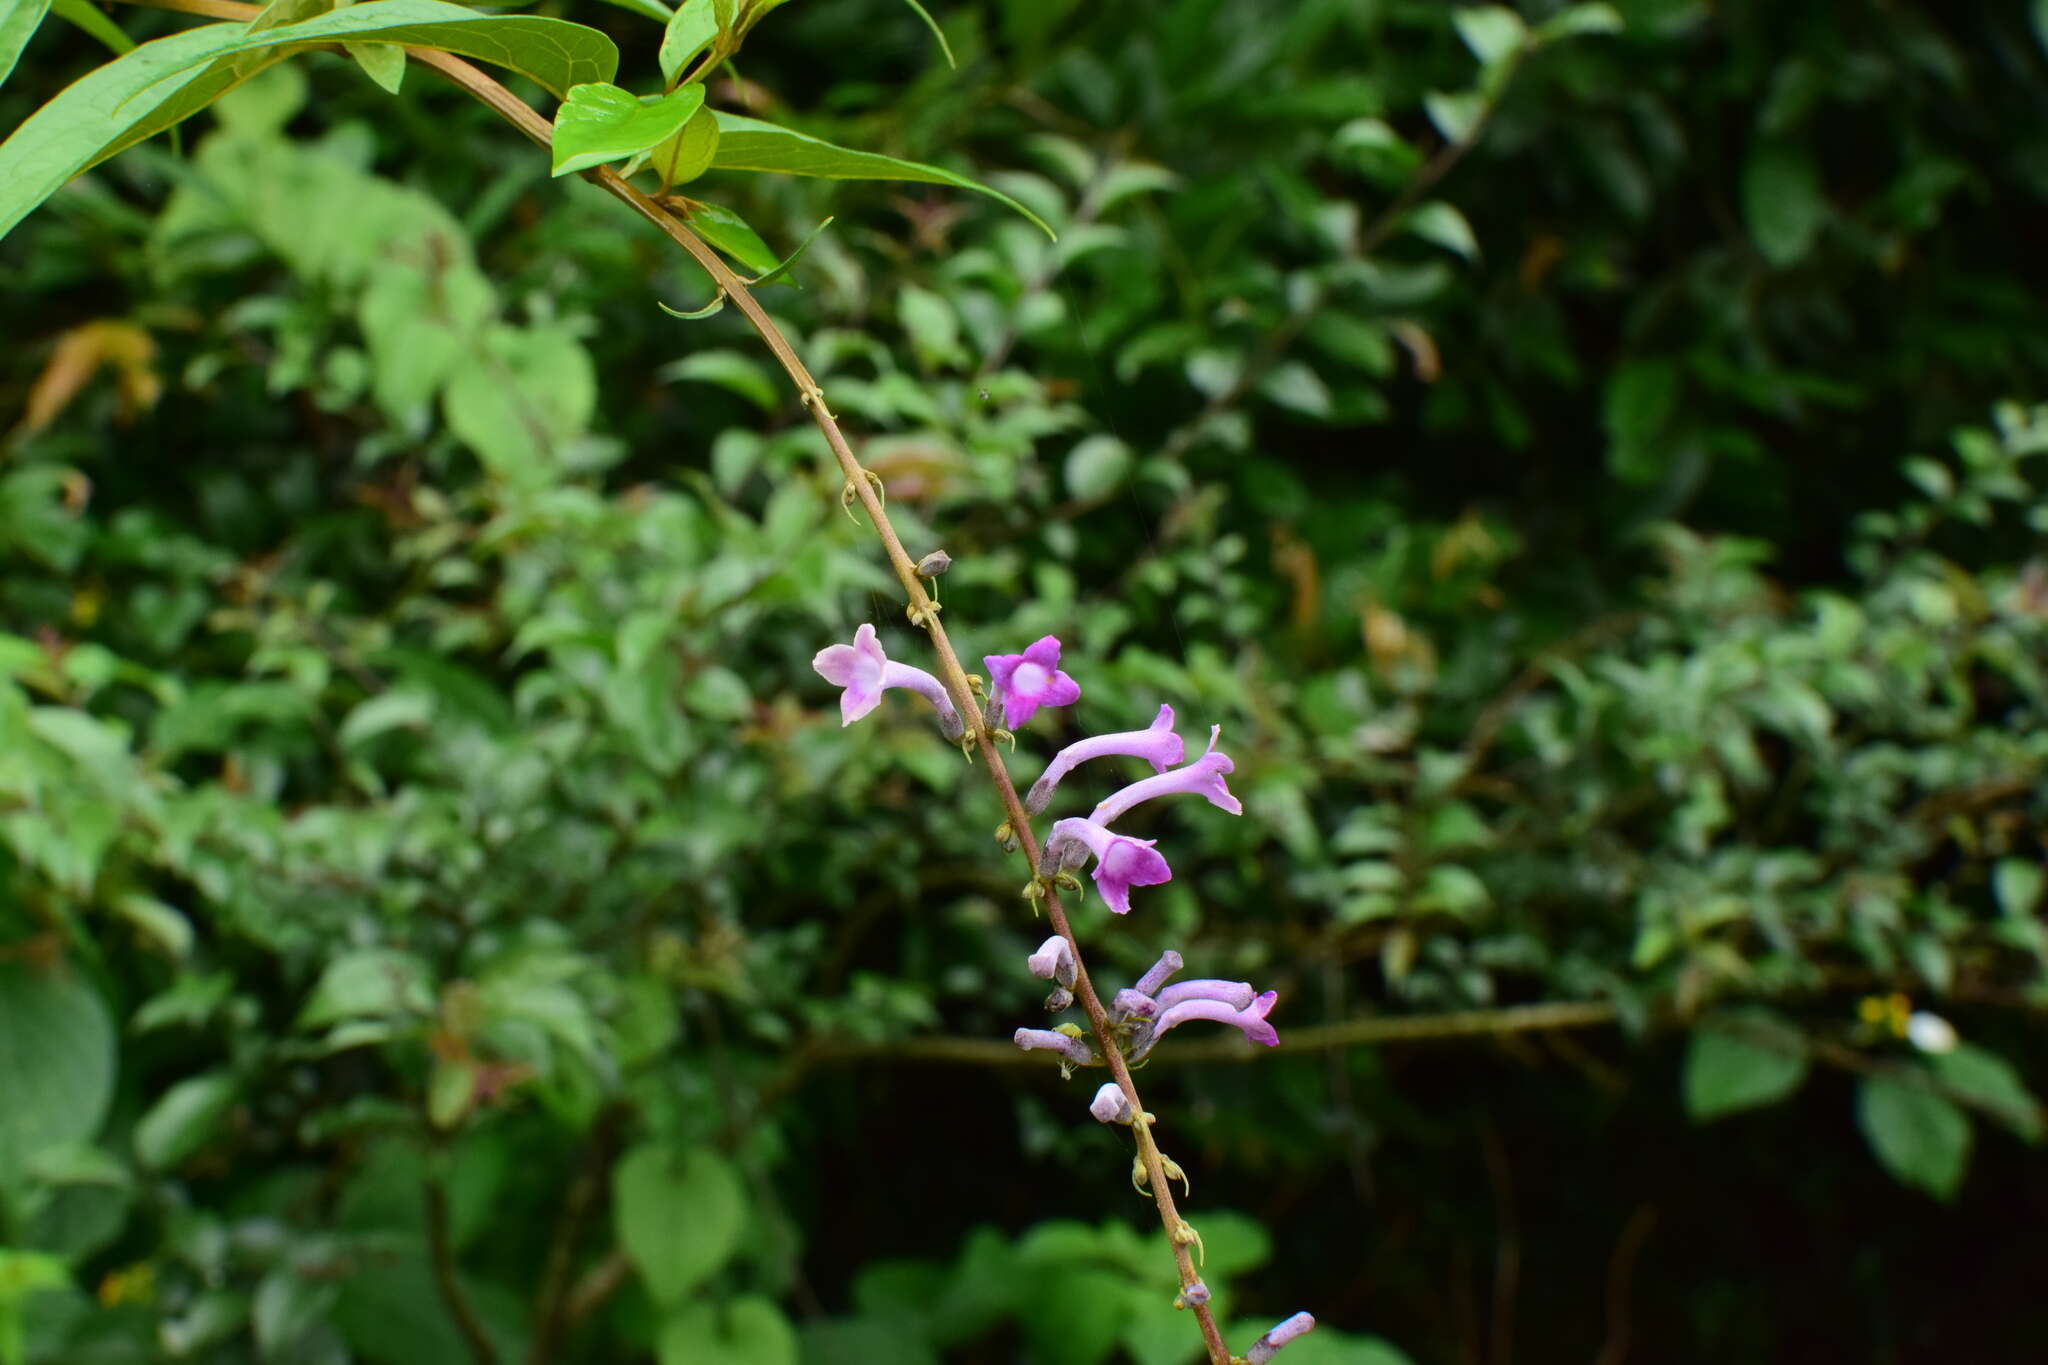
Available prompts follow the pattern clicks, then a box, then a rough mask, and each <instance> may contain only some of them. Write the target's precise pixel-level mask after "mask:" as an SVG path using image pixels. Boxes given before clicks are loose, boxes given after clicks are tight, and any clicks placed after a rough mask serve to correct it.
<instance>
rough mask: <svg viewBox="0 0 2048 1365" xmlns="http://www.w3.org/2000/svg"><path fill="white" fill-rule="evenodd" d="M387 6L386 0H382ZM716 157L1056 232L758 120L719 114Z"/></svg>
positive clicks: (740, 167) (731, 164)
mask: <svg viewBox="0 0 2048 1365" xmlns="http://www.w3.org/2000/svg"><path fill="white" fill-rule="evenodd" d="M384 3H390V0H384ZM718 128H719V132H720V135H721V136H720V137H719V141H718V157H717V159H716V160H715V161H713V162H712V165H714V166H717V167H719V168H721V169H723V170H730V171H771V172H774V173H776V174H779V175H808V176H817V177H819V178H821V179H826V180H915V181H919V182H922V183H924V184H931V185H952V186H955V187H957V188H959V189H963V190H972V191H974V192H975V193H976V194H985V195H987V196H988V197H989V198H991V199H993V200H995V201H996V202H997V203H999V204H1003V205H1005V206H1007V207H1009V208H1012V209H1015V210H1016V211H1017V212H1018V213H1021V214H1023V215H1024V216H1025V217H1026V218H1028V219H1030V220H1031V221H1032V222H1033V223H1035V224H1037V225H1038V227H1039V228H1041V229H1043V231H1044V232H1045V235H1046V236H1048V237H1051V236H1054V235H1055V234H1054V232H1053V230H1052V229H1051V228H1050V227H1047V226H1046V224H1045V220H1044V219H1042V218H1040V217H1039V216H1038V215H1037V214H1035V213H1033V212H1032V211H1031V210H1030V209H1027V208H1025V207H1024V206H1023V205H1022V204H1020V203H1018V202H1017V201H1016V200H1014V199H1012V198H1011V197H1010V196H1009V195H1007V194H1004V193H1002V192H1001V191H1000V190H995V189H991V188H989V187H988V186H987V185H983V184H981V183H979V182H977V181H973V180H969V179H968V178H967V177H966V176H962V175H955V174H953V172H951V171H942V170H940V169H939V168H938V167H937V166H926V165H922V164H920V163H918V162H915V161H899V160H897V159H896V158H895V157H893V156H883V155H882V154H881V153H879V152H857V151H853V150H851V149H850V148H846V147H835V146H833V145H832V144H831V143H829V142H825V141H822V140H820V139H818V138H814V137H811V136H809V135H808V134H805V133H799V132H797V131H795V130H794V129H791V128H783V127H779V126H777V125H776V124H773V123H763V122H761V121H760V120H759V119H751V118H746V117H744V116H742V115H739V114H728V113H726V112H725V111H724V110H722V109H721V110H719V111H718Z"/></svg>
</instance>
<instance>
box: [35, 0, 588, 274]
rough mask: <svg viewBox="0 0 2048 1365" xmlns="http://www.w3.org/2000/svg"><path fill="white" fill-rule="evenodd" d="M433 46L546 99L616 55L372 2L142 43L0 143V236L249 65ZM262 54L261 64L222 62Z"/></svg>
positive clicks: (238, 77) (508, 25) (213, 95)
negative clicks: (330, 48) (340, 47)
mask: <svg viewBox="0 0 2048 1365" xmlns="http://www.w3.org/2000/svg"><path fill="white" fill-rule="evenodd" d="M349 41H362V42H379V43H397V44H401V45H406V46H414V47H431V48H438V49H440V50H442V51H445V52H453V53H457V54H458V55H461V56H465V57H474V58H477V59H478V60H480V61H486V62H491V63H493V64H495V65H498V66H503V67H507V68H509V69H511V70H514V71H517V72H520V73H521V74H523V75H526V76H529V77H531V78H532V79H534V80H535V81H537V82H539V83H540V84H541V85H542V86H544V87H546V88H547V89H548V90H550V91H551V92H554V93H557V94H565V93H566V92H567V91H568V90H569V88H570V87H571V86H572V85H576V84H579V83H583V82H589V81H602V80H606V79H609V78H610V76H611V74H612V73H613V71H614V70H616V69H617V67H618V60H619V54H618V49H617V48H615V47H613V46H612V41H611V39H609V38H607V37H605V36H604V35H603V34H602V33H599V32H598V31H597V30H596V29H591V28H585V27H583V26H582V25H581V24H571V23H566V22H564V21H562V20H560V19H542V18H535V17H530V16H526V15H489V14H478V13H477V12H476V11H474V10H470V9H466V8H464V7H463V6H461V5H451V4H447V3H444V0H377V3H375V4H366V5H353V6H350V7H349V8H347V9H342V10H336V11H334V12H333V13H329V14H321V15H317V16H315V17H314V18H311V19H307V20H305V21H303V22H300V23H292V24H282V25H279V26H277V27H274V28H268V29H262V30H257V29H256V28H254V26H253V25H250V24H208V25H206V26H204V27H202V28H195V29H188V30H186V31H185V32H183V33H174V34H172V35H171V36H170V37H168V38H159V39H157V40H156V41H155V42H150V43H144V44H142V46H140V47H138V48H136V49H135V50H134V51H133V52H130V53H128V54H127V55H126V56H124V57H119V58H116V59H115V60H114V61H111V62H108V63H107V64H106V65H104V66H101V67H98V68H96V69H95V70H93V71H90V72H87V73H86V74H85V75H84V76H83V77H81V78H80V79H78V80H76V81H74V82H72V84H70V85H69V86H66V87H65V88H64V90H63V91H62V92H60V93H59V94H58V95H57V97H56V98H55V99H53V100H51V101H50V102H49V103H47V104H45V105H44V106H43V107H42V108H40V109H38V110H37V111H36V112H35V113H34V114H32V115H30V116H29V118H28V120H27V121H26V122H25V123H23V124H22V125H21V126H20V127H19V128H16V129H15V130H14V132H13V134H12V135H11V136H10V137H9V138H8V139H7V141H6V142H4V143H0V235H4V234H5V233H6V232H7V231H8V230H9V229H11V228H12V227H13V226H14V225H15V224H16V223H18V222H20V221H21V220H22V218H23V217H24V216H25V215H27V214H28V212H29V211H30V210H32V209H33V208H35V207H36V206H37V205H38V204H40V203H42V202H43V200H45V199H47V198H49V197H50V195H52V194H53V193H55V192H56V191H57V190H58V189H59V188H60V187H61V186H62V185H63V184H64V182H66V181H67V180H69V179H71V177H72V176H74V175H77V174H78V173H79V172H80V171H83V170H86V169H88V168H89V167H92V166H94V165H97V164H98V163H99V162H101V161H104V160H105V159H106V158H108V157H110V156H112V155H113V154H114V153H116V152H118V151H120V150H121V149H122V148H124V147H129V146H132V145H134V144H135V143H137V142H140V141H142V140H143V139H144V138H147V137H150V136H152V135H153V134H156V133H158V132H161V131H163V130H164V129H165V128H168V127H170V126H171V125H173V124H175V123H177V122H179V121H180V120H182V119H185V118H187V117H189V116H191V115H192V114H194V113H196V112H198V111H199V110H201V109H203V108H205V107H206V106H207V105H208V104H211V103H212V102H213V101H214V100H216V99H218V98H219V97H220V96H221V95H223V94H226V93H227V92H228V91H229V90H232V89H233V88H234V87H235V86H237V85H239V84H240V83H241V82H242V81H244V80H247V79H248V78H249V77H250V76H252V75H254V74H255V71H256V67H260V66H261V65H263V64H267V62H269V61H276V60H282V59H283V58H284V57H286V56H289V55H290V54H291V53H293V52H296V51H300V50H303V49H306V48H310V47H320V46H326V45H328V44H330V43H337V42H349ZM242 54H263V56H264V58H265V62H264V63H258V64H256V66H245V65H244V64H240V63H231V64H222V63H221V62H220V61H219V59H220V58H223V57H231V56H238V55H242Z"/></svg>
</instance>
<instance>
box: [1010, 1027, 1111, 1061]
mask: <svg viewBox="0 0 2048 1365" xmlns="http://www.w3.org/2000/svg"><path fill="white" fill-rule="evenodd" d="M1010 1041H1011V1042H1013V1043H1015V1044H1016V1045H1017V1046H1018V1047H1021V1048H1023V1049H1024V1050H1025V1051H1026V1052H1031V1051H1034V1050H1043V1051H1046V1052H1057V1053H1058V1054H1059V1055H1060V1057H1061V1058H1062V1059H1063V1060H1064V1062H1065V1063H1066V1065H1068V1066H1088V1065H1090V1064H1091V1063H1093V1062H1094V1060H1095V1049H1094V1048H1092V1047H1090V1046H1089V1045H1088V1044H1087V1043H1086V1042H1084V1041H1083V1040H1082V1039H1079V1038H1076V1037H1075V1036H1074V1035H1073V1034H1071V1033H1061V1032H1060V1031H1059V1030H1058V1029H1049V1028H1020V1029H1018V1030H1017V1031H1016V1032H1015V1033H1013V1034H1011V1035H1010Z"/></svg>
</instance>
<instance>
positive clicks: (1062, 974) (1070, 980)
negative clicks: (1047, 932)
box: [1025, 934, 1074, 986]
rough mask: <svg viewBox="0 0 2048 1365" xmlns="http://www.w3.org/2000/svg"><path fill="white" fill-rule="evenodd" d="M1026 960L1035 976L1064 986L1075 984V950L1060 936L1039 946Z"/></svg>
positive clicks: (1053, 937)
mask: <svg viewBox="0 0 2048 1365" xmlns="http://www.w3.org/2000/svg"><path fill="white" fill-rule="evenodd" d="M1025 960H1026V962H1027V963H1029V965H1030V967H1031V974H1032V975H1033V976H1038V977H1043V978H1045V979H1046V980H1047V981H1056V982H1058V983H1059V984H1060V985H1062V986H1071V985H1073V984H1074V950H1073V949H1072V948H1069V947H1068V946H1067V941H1066V940H1065V939H1063V938H1061V937H1060V936H1059V935H1058V934H1054V935H1053V936H1052V937H1051V938H1049V939H1047V940H1046V941H1045V942H1043V943H1041V944H1039V945H1038V951H1037V952H1035V953H1033V954H1032V955H1031V956H1030V957H1029V958H1027V959H1025Z"/></svg>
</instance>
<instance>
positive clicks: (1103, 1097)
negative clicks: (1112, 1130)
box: [1088, 1081, 1131, 1123]
mask: <svg viewBox="0 0 2048 1365" xmlns="http://www.w3.org/2000/svg"><path fill="white" fill-rule="evenodd" d="M1088 1112H1089V1113H1091V1114H1093V1115H1095V1119H1096V1121H1097V1122H1098V1123H1129V1122H1130V1121H1131V1102H1130V1101H1129V1100H1127V1099H1125V1098H1124V1092H1123V1088H1122V1087H1121V1086H1119V1085H1118V1084H1117V1083H1116V1082H1115V1081H1104V1082H1103V1083H1102V1088H1101V1089H1100V1090H1097V1091H1096V1092H1095V1098H1094V1099H1092V1100H1090V1101H1089V1102H1088Z"/></svg>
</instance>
